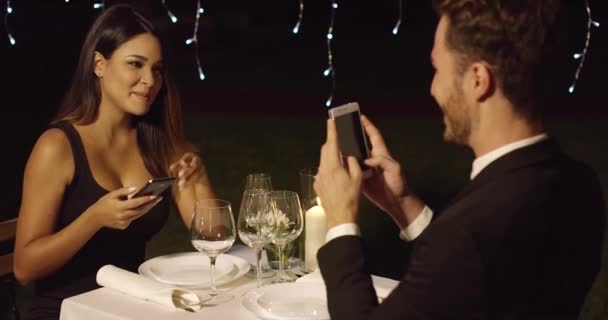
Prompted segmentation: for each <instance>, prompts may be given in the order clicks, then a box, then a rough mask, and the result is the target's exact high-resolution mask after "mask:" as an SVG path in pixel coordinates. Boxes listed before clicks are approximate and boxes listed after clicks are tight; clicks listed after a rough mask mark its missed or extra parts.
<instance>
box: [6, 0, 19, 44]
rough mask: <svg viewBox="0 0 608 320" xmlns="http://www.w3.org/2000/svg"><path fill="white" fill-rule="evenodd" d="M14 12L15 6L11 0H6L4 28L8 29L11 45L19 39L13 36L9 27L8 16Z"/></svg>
mask: <svg viewBox="0 0 608 320" xmlns="http://www.w3.org/2000/svg"><path fill="white" fill-rule="evenodd" d="M11 13H13V7H11V0H6V12H5V13H4V28H5V29H6V34H7V35H8V41H9V42H10V43H11V46H14V45H15V44H17V41H16V40H15V38H14V37H13V34H12V33H11V31H10V29H9V27H8V16H9V15H10V14H11Z"/></svg>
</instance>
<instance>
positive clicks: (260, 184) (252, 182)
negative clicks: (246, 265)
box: [243, 172, 276, 279]
mask: <svg viewBox="0 0 608 320" xmlns="http://www.w3.org/2000/svg"><path fill="white" fill-rule="evenodd" d="M247 190H266V191H272V180H271V177H270V174H268V173H261V172H258V173H250V174H248V175H247V177H246V178H245V191H247ZM243 199H244V195H243ZM262 254H266V246H264V248H262ZM257 268H258V267H257V265H255V266H251V269H250V270H249V272H248V273H247V277H250V278H252V277H256V278H257ZM275 274H276V272H274V271H273V270H272V268H270V267H268V266H265V265H264V266H262V278H263V279H267V278H272V277H274V275H275Z"/></svg>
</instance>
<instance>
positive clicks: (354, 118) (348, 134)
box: [329, 102, 372, 178]
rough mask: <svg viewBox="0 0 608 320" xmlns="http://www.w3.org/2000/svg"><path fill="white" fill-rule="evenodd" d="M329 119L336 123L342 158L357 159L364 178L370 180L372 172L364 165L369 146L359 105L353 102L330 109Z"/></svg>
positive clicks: (367, 156)
mask: <svg viewBox="0 0 608 320" xmlns="http://www.w3.org/2000/svg"><path fill="white" fill-rule="evenodd" d="M329 117H330V118H331V119H333V120H335V122H336V130H337V133H338V143H339V144H340V153H341V155H342V157H344V156H354V157H355V158H357V160H359V165H360V166H361V170H363V177H364V178H369V177H370V176H371V174H372V171H371V169H370V168H369V167H368V166H367V165H365V163H363V160H365V159H367V158H369V147H368V144H367V135H366V134H365V131H364V130H363V126H362V125H361V112H360V111H359V104H358V103H356V102H351V103H348V104H345V105H342V106H339V107H335V108H332V109H329Z"/></svg>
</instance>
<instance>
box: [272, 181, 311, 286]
mask: <svg viewBox="0 0 608 320" xmlns="http://www.w3.org/2000/svg"><path fill="white" fill-rule="evenodd" d="M270 208H271V209H272V213H273V218H274V219H273V221H272V222H273V223H272V225H273V228H272V231H271V241H272V243H274V244H275V245H276V246H277V247H278V248H279V275H278V277H277V278H275V279H273V280H272V281H271V283H282V282H291V281H294V280H295V279H296V277H295V276H293V275H288V274H287V273H286V272H285V266H284V264H285V257H283V255H284V249H285V246H286V245H287V244H288V243H290V242H291V241H293V240H295V239H296V238H297V237H298V236H299V235H300V233H302V228H303V227H304V226H303V220H304V219H303V217H302V207H301V206H300V198H299V197H298V194H297V193H296V192H294V191H271V192H270Z"/></svg>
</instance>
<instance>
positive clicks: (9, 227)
mask: <svg viewBox="0 0 608 320" xmlns="http://www.w3.org/2000/svg"><path fill="white" fill-rule="evenodd" d="M16 233H17V218H15V219H11V220H6V221H2V222H0V242H4V241H9V240H14V239H15V234H16ZM11 273H13V251H12V250H11V252H10V253H8V254H3V255H0V277H2V276H5V275H7V274H11Z"/></svg>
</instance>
